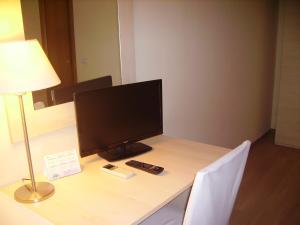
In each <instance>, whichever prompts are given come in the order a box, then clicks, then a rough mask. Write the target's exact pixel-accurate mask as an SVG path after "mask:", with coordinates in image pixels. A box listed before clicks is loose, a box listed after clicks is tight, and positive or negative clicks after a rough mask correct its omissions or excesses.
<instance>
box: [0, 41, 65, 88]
mask: <svg viewBox="0 0 300 225" xmlns="http://www.w3.org/2000/svg"><path fill="white" fill-rule="evenodd" d="M58 84H60V80H59V78H58V76H57V74H56V72H55V70H54V69H53V67H52V65H51V64H50V62H49V60H48V58H47V56H46V54H45V53H44V51H43V49H42V48H41V46H40V44H39V43H38V41H37V40H29V41H17V42H7V43H0V94H5V93H12V94H14V93H16V94H18V93H24V92H28V91H36V90H41V89H45V88H49V87H52V86H55V85H58Z"/></svg>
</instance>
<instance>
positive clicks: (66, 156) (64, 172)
mask: <svg viewBox="0 0 300 225" xmlns="http://www.w3.org/2000/svg"><path fill="white" fill-rule="evenodd" d="M44 161H45V175H46V176H47V177H48V179H49V180H55V179H58V178H61V177H65V176H69V175H72V174H75V173H79V172H81V167H80V163H79V159H78V156H77V153H76V150H75V149H74V150H70V151H64V152H59V153H56V154H51V155H46V156H44Z"/></svg>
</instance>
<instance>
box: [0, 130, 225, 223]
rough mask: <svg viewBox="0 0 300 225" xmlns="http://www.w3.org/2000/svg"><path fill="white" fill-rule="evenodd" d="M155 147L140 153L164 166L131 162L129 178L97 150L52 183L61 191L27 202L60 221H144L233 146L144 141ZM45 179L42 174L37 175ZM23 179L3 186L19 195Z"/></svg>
mask: <svg viewBox="0 0 300 225" xmlns="http://www.w3.org/2000/svg"><path fill="white" fill-rule="evenodd" d="M143 142H144V143H146V144H149V145H151V146H152V147H153V150H151V151H149V152H147V153H145V154H143V155H140V156H137V157H134V159H137V160H140V161H143V162H148V163H151V164H155V165H159V166H163V167H164V168H165V172H164V173H163V174H161V175H152V174H149V173H146V172H143V171H140V170H137V169H134V168H132V167H128V166H126V165H125V161H127V160H128V159H127V160H122V161H118V162H115V163H113V164H116V165H119V166H121V167H124V168H127V169H130V170H132V171H134V172H135V174H136V175H135V176H134V177H132V178H130V179H128V180H124V179H122V178H118V177H117V176H113V175H110V174H107V173H104V172H102V171H100V167H101V166H103V165H105V164H107V161H105V160H103V159H101V158H99V157H98V156H97V155H93V156H90V157H87V158H84V159H82V167H83V171H82V172H81V173H79V174H76V175H73V176H69V177H65V178H62V179H59V180H56V181H53V182H52V183H53V184H54V186H55V189H56V193H55V194H54V195H53V196H52V197H51V198H49V199H47V200H45V201H43V202H40V203H38V204H24V206H25V207H27V208H29V209H30V210H32V211H34V212H35V213H38V214H39V215H41V216H42V217H44V218H46V219H47V220H49V221H50V222H51V223H53V224H55V225H71V224H72V225H96V224H97V225H100V224H104V225H110V224H115V225H120V224H122V225H126V224H138V223H139V222H141V221H143V220H144V219H145V218H147V217H148V216H150V215H151V214H152V213H154V212H155V211H156V210H158V209H159V208H161V207H162V206H164V205H165V204H166V203H168V202H169V201H171V200H172V199H174V198H176V197H177V196H178V195H179V194H180V193H182V192H183V191H185V190H187V189H188V188H189V187H191V185H192V183H193V179H194V176H195V174H196V172H197V171H198V170H199V169H201V168H203V167H205V166H207V165H208V164H210V163H211V162H213V161H215V160H216V159H218V158H220V157H221V156H222V155H224V154H225V153H226V152H227V151H228V149H225V148H221V147H216V146H211V145H205V144H201V143H197V142H192V141H187V140H182V139H172V138H168V137H165V136H158V137H155V138H151V139H148V140H146V141H143ZM37 180H40V179H37ZM19 186H20V184H15V185H12V186H9V187H7V188H3V189H2V190H1V191H2V192H4V193H6V194H7V195H8V196H10V197H11V198H13V193H14V191H15V189H16V188H18V187H19Z"/></svg>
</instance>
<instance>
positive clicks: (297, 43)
mask: <svg viewBox="0 0 300 225" xmlns="http://www.w3.org/2000/svg"><path fill="white" fill-rule="evenodd" d="M280 7H281V11H280V13H282V16H281V19H282V20H283V21H282V23H281V24H282V35H281V37H282V41H281V46H280V47H281V48H282V49H281V50H282V51H281V56H280V59H281V60H280V90H279V101H278V114H277V125H276V137H275V142H276V144H280V145H285V146H290V147H296V148H300V1H296V0H286V1H284V0H283V1H281V5H280Z"/></svg>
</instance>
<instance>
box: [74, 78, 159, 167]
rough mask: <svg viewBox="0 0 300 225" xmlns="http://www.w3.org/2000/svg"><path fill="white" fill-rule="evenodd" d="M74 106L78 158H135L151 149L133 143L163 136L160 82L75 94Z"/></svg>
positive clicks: (109, 159) (154, 81)
mask: <svg viewBox="0 0 300 225" xmlns="http://www.w3.org/2000/svg"><path fill="white" fill-rule="evenodd" d="M74 103H75V112H76V122H77V131H78V142H79V152H80V155H81V157H85V156H88V155H92V154H95V153H98V154H99V155H100V156H101V157H102V158H105V159H106V160H108V161H115V160H119V159H124V158H128V157H131V156H135V155H138V154H141V153H143V152H146V151H149V150H151V149H152V148H151V147H150V146H148V145H145V144H143V143H139V142H137V141H139V140H143V139H145V138H149V137H152V136H155V135H159V134H162V133H163V120H162V80H153V81H145V82H139V83H133V84H126V85H120V86H114V87H109V88H103V89H99V90H93V91H87V92H79V93H75V98H74Z"/></svg>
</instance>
